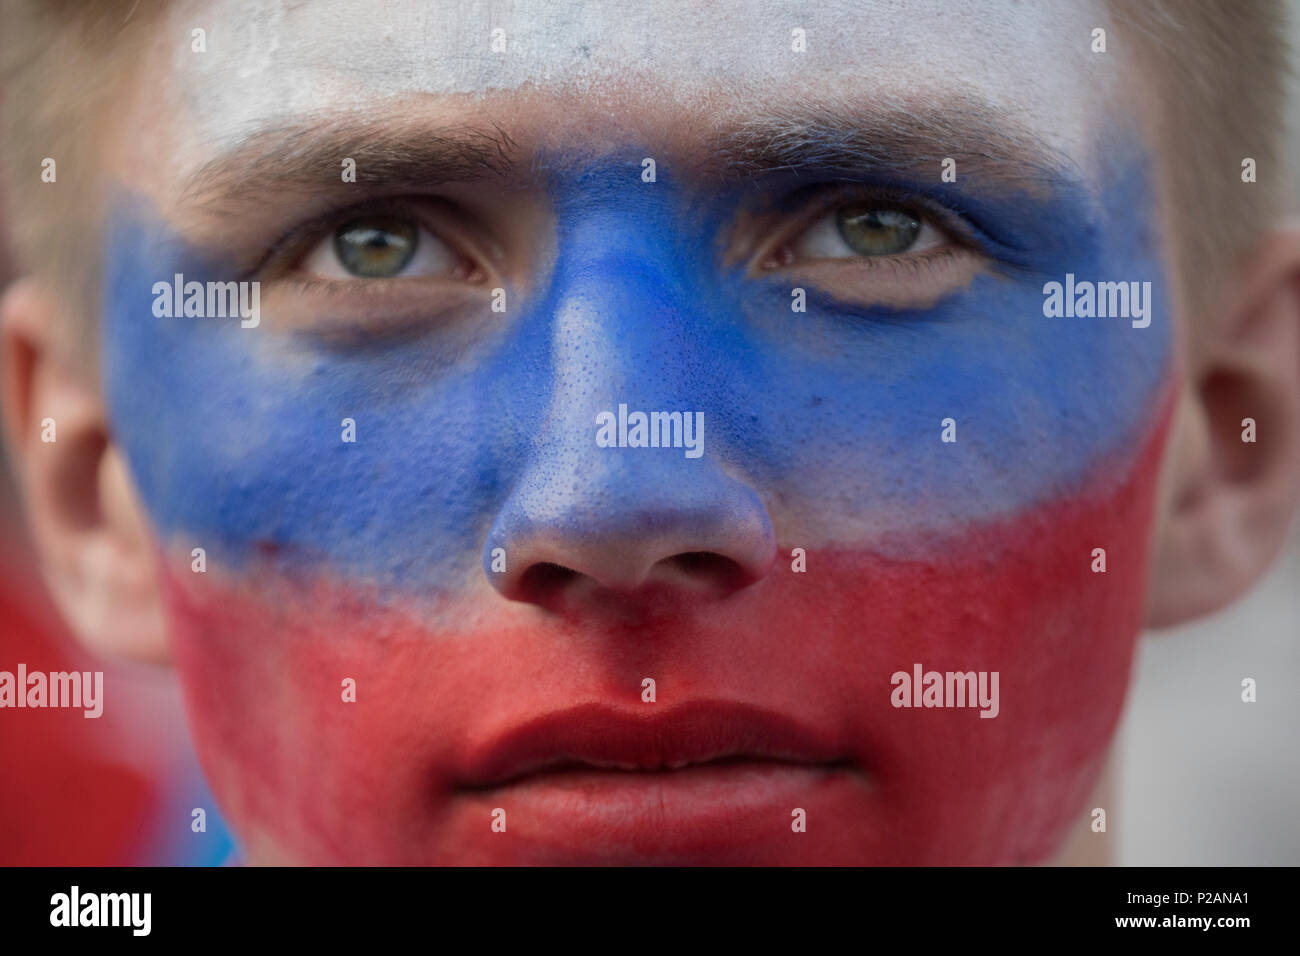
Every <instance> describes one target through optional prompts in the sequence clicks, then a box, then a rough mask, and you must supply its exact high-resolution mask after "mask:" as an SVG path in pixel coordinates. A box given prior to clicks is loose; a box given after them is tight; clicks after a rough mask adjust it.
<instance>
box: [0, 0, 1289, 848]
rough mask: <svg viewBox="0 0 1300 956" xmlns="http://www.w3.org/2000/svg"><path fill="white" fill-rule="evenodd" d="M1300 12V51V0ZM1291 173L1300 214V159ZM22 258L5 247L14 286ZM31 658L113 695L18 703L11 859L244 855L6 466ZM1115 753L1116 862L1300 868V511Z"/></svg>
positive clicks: (6, 596)
mask: <svg viewBox="0 0 1300 956" xmlns="http://www.w3.org/2000/svg"><path fill="white" fill-rule="evenodd" d="M1224 2H1227V0H1224ZM1288 5H1289V8H1290V14H1291V30H1290V32H1291V36H1292V43H1293V46H1294V47H1297V48H1300V0H1290V2H1289V4H1288ZM1293 59H1294V58H1293ZM1293 72H1294V70H1293ZM1298 94H1300V84H1297V83H1296V81H1295V77H1294V76H1293V77H1292V97H1291V107H1290V110H1289V114H1288V126H1289V143H1290V150H1289V153H1290V155H1291V156H1300V95H1298ZM0 95H3V91H0ZM1207 135H1210V134H1209V132H1208V131H1207ZM1293 182H1294V183H1295V188H1294V189H1293V192H1294V194H1295V202H1294V206H1293V208H1296V209H1300V179H1296V178H1295V175H1294V170H1293ZM0 225H2V224H0ZM2 232H3V230H2V229H0V233H2ZM0 242H2V239H0ZM8 267H9V257H8V255H7V251H6V250H5V249H4V248H3V246H2V245H0V285H3V283H4V282H5V281H7V279H8V277H9V272H8ZM19 661H22V662H25V663H26V664H27V667H28V670H29V671H38V670H39V671H47V672H48V671H63V670H72V669H77V670H104V671H105V688H106V689H105V695H106V697H108V696H109V695H111V698H110V699H111V701H112V706H110V707H107V708H105V711H104V716H103V717H102V718H100V719H98V720H87V719H85V718H83V717H82V715H81V712H80V711H79V710H48V709H47V710H21V711H19V710H13V711H7V712H6V713H5V715H4V719H3V721H0V865H12V864H28V865H53V864H87V865H98V864H110V863H127V864H155V865H177V864H188V865H215V864H221V863H226V862H230V861H231V860H232V859H233V855H234V852H235V848H234V844H233V841H232V839H231V837H230V834H229V833H228V832H227V831H226V829H225V827H224V825H223V824H222V822H221V820H220V818H219V817H218V815H217V812H216V808H215V806H214V804H213V802H212V798H211V795H210V794H209V793H208V791H207V788H206V786H205V785H204V783H203V780H202V776H201V774H200V773H199V770H198V767H197V764H196V762H195V759H194V756H193V753H192V752H191V749H190V745H189V741H188V734H187V730H186V727H185V721H184V713H183V709H182V706H181V701H180V696H179V693H178V690H177V687H176V685H175V682H174V681H173V679H172V678H171V676H170V674H169V673H168V672H166V671H163V670H159V669H156V668H150V667H115V666H112V665H110V664H108V663H105V662H101V661H97V660H94V659H93V658H91V657H89V656H88V655H87V654H86V653H85V652H84V651H82V650H80V648H78V647H77V646H76V644H75V643H74V642H73V641H72V640H71V638H70V636H69V635H68V634H67V632H66V629H65V628H64V626H63V624H62V623H61V622H60V620H59V618H58V615H57V613H56V612H55V611H54V609H53V608H52V606H51V605H50V603H49V600H48V598H47V597H46V596H45V594H44V591H43V589H42V587H41V584H40V582H39V579H38V576H37V570H36V564H35V561H34V559H33V558H32V556H31V551H30V549H29V547H28V544H27V541H26V538H25V535H24V533H23V531H22V524H21V519H20V516H19V511H18V505H17V499H16V497H15V494H14V490H13V487H12V484H11V482H10V479H9V475H8V473H7V471H6V469H5V468H4V467H2V466H0V670H9V671H11V672H12V671H13V670H15V669H16V667H17V664H18V662H19ZM1246 677H1251V678H1254V680H1255V681H1256V684H1257V696H1258V699H1257V702H1256V703H1253V704H1246V703H1243V702H1242V701H1241V681H1242V679H1243V678H1246ZM1116 756H1117V768H1118V771H1119V774H1118V787H1117V789H1118V800H1117V806H1116V807H1115V808H1112V810H1111V812H1110V814H1109V817H1110V819H1109V821H1108V823H1109V830H1110V833H1111V835H1112V838H1113V843H1112V845H1113V846H1115V847H1116V849H1117V853H1116V859H1115V862H1117V863H1119V864H1122V865H1232V864H1238V865H1263V864H1282V865H1297V864H1300V522H1294V521H1293V523H1292V527H1291V535H1290V540H1289V545H1288V547H1287V549H1286V550H1285V552H1284V553H1283V554H1282V555H1281V556H1280V557H1279V559H1278V561H1277V562H1276V563H1275V564H1274V566H1273V568H1272V569H1271V571H1270V573H1269V574H1268V576H1267V577H1266V578H1265V579H1264V580H1263V581H1261V582H1260V583H1259V584H1258V585H1257V586H1256V587H1255V588H1254V589H1253V590H1252V591H1251V592H1250V593H1249V594H1248V595H1247V596H1246V597H1245V598H1243V599H1242V600H1240V601H1239V602H1238V603H1236V604H1235V605H1233V606H1232V607H1231V608H1229V609H1228V610H1226V611H1224V612H1222V613H1220V614H1218V615H1215V616H1213V617H1210V618H1207V619H1205V620H1202V621H1199V622H1197V623H1195V624H1192V625H1189V626H1186V627H1182V628H1178V629H1174V630H1169V631H1162V632H1160V633H1158V634H1150V635H1146V636H1144V638H1143V640H1142V642H1141V644H1140V647H1139V653H1138V656H1137V659H1136V662H1135V671H1134V684H1133V687H1132V690H1131V692H1130V696H1129V702H1128V705H1127V710H1126V712H1125V717H1124V723H1123V727H1122V730H1121V733H1120V736H1119V739H1118V747H1117V754H1116ZM194 808H203V809H205V811H206V813H207V828H206V831H205V832H194V830H193V829H192V827H191V820H192V811H193V809H194Z"/></svg>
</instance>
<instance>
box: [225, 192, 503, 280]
mask: <svg viewBox="0 0 1300 956" xmlns="http://www.w3.org/2000/svg"><path fill="white" fill-rule="evenodd" d="M434 208H437V209H438V210H439V211H440V212H441V215H440V216H434V215H432V214H431V209H434ZM457 212H458V210H457V209H456V207H455V205H454V204H452V203H449V202H448V201H446V200H445V199H441V197H436V196H419V197H411V196H394V197H384V198H377V199H376V198H370V199H364V200H360V201H357V202H352V203H349V204H347V205H343V206H338V207H334V208H331V209H328V210H326V211H325V212H322V213H320V214H319V215H316V216H313V217H311V218H310V219H308V220H306V221H304V222H301V223H299V224H297V225H296V226H294V227H293V228H292V229H290V230H289V231H288V232H287V233H284V234H283V235H282V236H281V237H280V238H279V239H277V240H275V241H274V242H273V243H272V244H271V246H270V248H269V249H268V250H267V252H266V253H265V254H264V255H263V256H262V258H261V259H260V260H259V261H258V263H257V265H256V266H254V267H253V268H252V269H251V270H250V277H258V276H260V277H262V278H265V279H273V278H278V277H280V276H282V275H284V274H285V273H288V272H291V271H292V270H293V269H294V267H295V266H296V265H297V264H298V262H299V261H301V260H302V259H303V258H305V257H306V256H307V255H308V254H310V253H311V252H312V251H313V250H314V249H315V248H316V247H317V245H319V244H320V243H321V242H323V241H325V240H326V239H328V238H329V237H330V235H332V233H333V231H334V230H336V229H337V228H338V227H339V226H341V225H342V224H343V223H345V222H348V221H349V220H352V219H361V218H365V217H367V216H393V217H396V218H402V219H410V220H412V221H413V222H415V224H416V225H417V226H419V227H420V228H422V229H424V230H426V231H427V232H429V233H430V234H431V235H433V236H434V237H435V238H437V239H439V240H440V241H442V242H443V243H445V244H446V245H447V247H448V248H449V249H451V250H452V252H453V253H455V254H456V255H457V256H459V257H460V258H462V259H464V260H465V261H466V263H467V264H468V265H469V266H470V268H469V269H468V270H467V271H468V272H469V273H470V274H471V275H472V276H479V277H482V278H483V279H493V278H494V277H495V276H496V269H495V267H494V264H493V262H492V257H490V256H489V255H488V254H487V253H486V250H485V248H484V246H485V245H486V244H485V243H483V242H482V241H480V240H477V239H476V238H475V237H474V236H472V235H470V234H469V233H470V231H471V230H470V229H468V228H465V227H457V226H456V225H454V224H450V223H448V221H447V220H448V219H450V218H451V217H452V216H454V215H455V214H456V213H457ZM399 279H400V277H397V278H393V279H382V280H378V281H384V282H395V281H399ZM322 281H326V282H355V281H361V280H360V279H355V280H344V279H339V280H329V279H326V280H322ZM462 281H474V282H475V283H476V284H477V282H478V281H480V280H478V279H473V280H470V279H467V280H462Z"/></svg>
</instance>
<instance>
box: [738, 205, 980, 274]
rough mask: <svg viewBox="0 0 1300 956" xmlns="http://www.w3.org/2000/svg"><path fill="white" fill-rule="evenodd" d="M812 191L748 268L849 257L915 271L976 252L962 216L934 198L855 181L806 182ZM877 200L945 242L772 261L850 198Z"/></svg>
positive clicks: (768, 269)
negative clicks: (878, 252) (919, 247)
mask: <svg viewBox="0 0 1300 956" xmlns="http://www.w3.org/2000/svg"><path fill="white" fill-rule="evenodd" d="M810 189H816V190H817V191H816V192H815V193H814V194H813V195H812V197H811V199H810V200H808V201H806V202H805V203H803V208H802V209H801V211H800V212H799V214H798V216H797V217H796V218H795V219H794V221H793V222H791V223H790V224H788V225H786V226H784V227H782V229H781V230H780V232H779V233H778V234H777V237H776V238H775V239H772V240H769V241H768V242H766V243H764V244H763V245H762V246H761V247H760V251H759V253H758V254H757V255H756V256H755V257H754V269H755V270H756V271H758V272H760V273H764V272H772V271H777V270H780V269H785V268H791V267H794V266H798V265H800V264H811V263H813V262H823V263H828V262H853V263H854V264H855V266H859V267H861V268H865V269H903V268H911V269H912V270H914V271H916V270H919V269H921V268H923V267H925V266H926V265H927V264H929V263H932V262H935V261H938V260H941V259H944V258H947V257H951V256H954V255H959V254H962V253H970V252H980V251H982V250H980V249H979V248H978V242H977V240H976V239H975V237H974V235H973V232H974V230H973V229H972V228H971V227H970V226H968V225H966V223H965V220H964V219H963V218H962V217H961V216H959V215H958V214H956V213H955V212H953V211H952V210H950V209H947V208H945V207H941V206H939V205H938V204H937V203H934V202H931V201H928V200H924V199H921V198H920V197H918V196H917V195H916V194H915V193H913V192H909V191H906V190H902V189H895V188H890V187H886V186H872V187H864V186H861V185H848V186H839V187H833V188H830V189H826V188H824V187H822V188H820V189H818V187H810ZM873 202H875V203H880V204H881V205H882V206H896V207H899V208H901V209H905V210H907V211H909V212H911V213H913V214H914V215H916V216H917V218H918V219H920V220H921V222H922V223H923V224H925V225H932V226H934V227H935V228H936V229H938V230H939V231H940V232H941V233H942V234H943V235H944V237H945V238H946V239H947V240H948V242H947V243H946V244H945V245H943V246H939V247H936V248H934V249H929V250H924V251H922V252H919V253H911V252H900V253H898V254H896V255H888V256H854V257H848V256H846V257H843V258H841V259H829V258H823V259H802V260H800V259H785V260H784V261H776V260H777V258H778V257H779V254H780V253H783V252H786V251H788V249H789V247H790V246H792V245H793V244H794V243H795V242H797V241H798V240H799V239H801V238H802V237H803V236H804V235H805V234H806V233H807V232H808V231H809V230H810V229H812V227H813V226H815V225H817V224H818V223H819V222H820V221H821V220H822V218H823V217H825V216H826V215H828V214H830V213H833V212H835V211H836V210H837V209H839V208H840V207H842V206H845V205H848V204H850V203H873Z"/></svg>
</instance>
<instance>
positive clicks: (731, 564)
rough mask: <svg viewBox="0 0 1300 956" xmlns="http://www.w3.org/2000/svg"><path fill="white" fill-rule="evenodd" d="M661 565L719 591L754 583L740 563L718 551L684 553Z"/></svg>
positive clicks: (668, 559) (731, 589)
mask: <svg viewBox="0 0 1300 956" xmlns="http://www.w3.org/2000/svg"><path fill="white" fill-rule="evenodd" d="M660 563H661V564H664V565H667V566H668V567H669V568H672V569H673V570H675V571H677V572H679V573H680V574H681V575H683V576H684V577H686V578H688V579H689V580H691V581H694V582H696V583H698V584H703V585H705V586H709V587H712V588H716V589H717V590H719V591H735V590H739V589H740V588H743V587H745V586H746V585H748V584H752V583H753V580H752V576H751V575H750V574H749V573H748V572H746V571H745V569H744V567H742V566H741V564H740V562H738V561H733V560H732V559H731V558H728V557H727V556H726V555H722V554H718V553H717V552H716V551H683V552H682V553H681V554H675V555H673V556H672V557H671V558H665V559H664V560H663V561H662V562H660Z"/></svg>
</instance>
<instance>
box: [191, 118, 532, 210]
mask: <svg viewBox="0 0 1300 956" xmlns="http://www.w3.org/2000/svg"><path fill="white" fill-rule="evenodd" d="M518 152H519V146H518V144H517V143H516V142H515V141H514V140H513V139H512V138H511V137H510V135H509V134H508V133H507V132H506V131H505V130H504V129H502V128H501V127H500V126H498V125H495V124H493V125H491V126H474V125H458V126H450V127H445V128H440V129H435V130H421V131H415V130H411V129H409V128H403V127H401V126H395V125H394V124H391V123H378V122H374V121H365V122H358V121H354V120H337V121H326V122H322V123H314V124H313V123H309V122H306V123H295V124H292V125H288V126H273V127H268V128H264V129H261V130H259V131H257V132H255V133H254V134H252V135H251V136H249V137H248V138H246V139H245V140H244V141H243V142H241V143H240V145H239V146H237V147H235V148H233V149H232V150H230V151H229V152H227V153H224V154H223V155H221V156H218V157H217V158H215V159H213V160H211V161H209V162H208V163H206V164H205V165H204V166H202V167H201V168H200V169H199V170H198V172H197V173H195V174H194V175H193V177H192V178H191V179H190V180H189V182H188V183H187V184H186V185H185V187H184V191H183V193H182V197H183V201H184V202H186V203H193V204H194V205H196V206H200V207H208V206H213V205H219V206H221V207H231V206H234V207H238V206H241V205H247V204H250V203H261V202H265V201H266V198H267V195H268V193H270V192H271V191H275V192H282V191H291V192H320V191H322V190H325V189H332V188H335V187H337V186H339V185H340V184H341V183H343V182H345V180H343V178H342V173H343V170H344V166H343V164H344V161H345V160H349V159H350V160H352V161H353V162H354V163H355V164H356V182H357V183H359V184H365V185H368V186H372V187H383V188H387V189H391V190H398V189H403V188H409V189H418V188H422V187H423V188H428V187H431V186H439V185H444V184H446V183H451V182H473V181H477V180H483V179H488V178H491V177H502V176H506V175H508V174H510V173H511V172H512V171H513V170H514V168H515V165H516V157H517V154H518Z"/></svg>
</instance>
